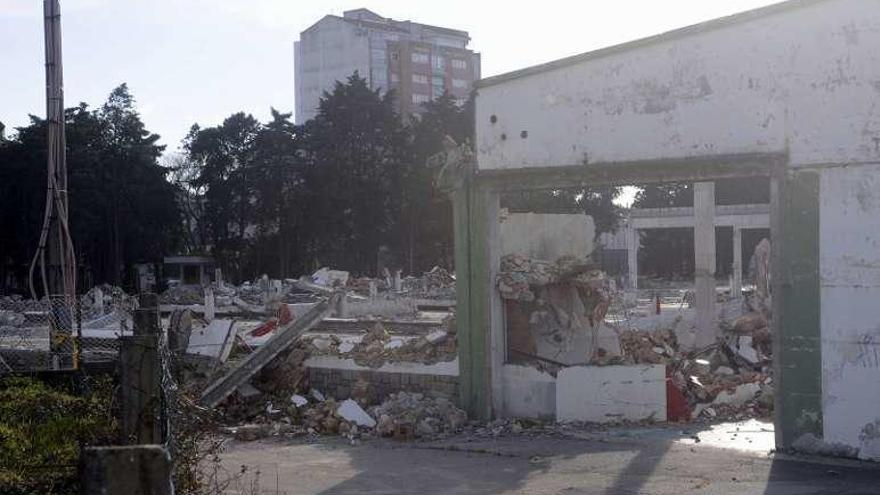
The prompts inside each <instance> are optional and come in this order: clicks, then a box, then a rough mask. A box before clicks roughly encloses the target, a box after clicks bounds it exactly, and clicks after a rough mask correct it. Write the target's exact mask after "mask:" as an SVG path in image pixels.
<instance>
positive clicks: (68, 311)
mask: <svg viewBox="0 0 880 495" xmlns="http://www.w3.org/2000/svg"><path fill="white" fill-rule="evenodd" d="M43 21H44V36H45V48H46V207H45V214H44V216H43V227H42V229H41V231H40V241H39V246H38V247H37V252H36V254H35V255H34V259H33V261H32V262H31V267H30V272H29V279H30V289H31V296H32V297H33V298H34V299H38V297H37V291H36V290H35V288H34V270H35V268H36V267H37V266H38V265H39V269H40V272H39V277H40V281H41V282H42V289H43V293H44V295H46V296H48V298H49V303H50V304H51V307H50V308H49V309H50V318H51V329H50V330H51V332H50V336H51V337H50V338H51V342H50V344H51V348H52V350H53V352H55V353H56V357H57V356H58V354H57V353H64V354H67V353H70V354H71V355H72V356H73V366H74V367H77V364H78V363H77V351H76V345H75V342H74V341H73V328H74V325H73V322H74V319H76V318H77V317H78V315H77V313H78V312H77V304H76V302H77V301H76V256H75V254H74V251H73V240H72V238H71V234H70V227H69V223H68V198H67V159H66V155H65V145H66V139H65V135H64V79H63V76H62V63H61V6H60V5H59V0H43ZM47 258H48V260H47Z"/></svg>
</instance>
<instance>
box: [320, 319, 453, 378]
mask: <svg viewBox="0 0 880 495" xmlns="http://www.w3.org/2000/svg"><path fill="white" fill-rule="evenodd" d="M444 326H445V329H444V330H437V331H434V332H431V333H429V334H427V335H421V336H417V337H413V338H403V337H392V336H391V334H389V333H388V331H387V330H386V328H385V326H384V325H382V323H381V322H379V321H377V322H375V323H374V324H373V326H372V328H371V330H370V331H369V332H368V333H367V334H366V335H364V336H363V338H362V339H361V340H360V342H352V341H350V340H349V341H343V340H342V339H341V338H339V337H338V336H336V335H330V336H327V337H324V336H316V337H311V338H310V339H306V340H308V341H309V344H310V351H311V352H312V354H315V355H329V356H339V357H344V358H350V359H352V360H354V362H355V363H356V364H359V365H361V366H366V367H368V368H379V367H381V366H382V365H383V364H385V363H396V362H415V363H423V364H435V363H440V362H446V361H452V360H454V359H455V358H456V357H457V349H456V334H455V325H454V321H453V320H451V319H450V320H448V321H447V324H446V325H444Z"/></svg>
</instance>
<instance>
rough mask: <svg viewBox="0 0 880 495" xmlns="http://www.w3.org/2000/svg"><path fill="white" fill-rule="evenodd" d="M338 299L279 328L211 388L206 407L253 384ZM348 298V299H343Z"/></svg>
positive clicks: (204, 398)
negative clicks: (240, 388)
mask: <svg viewBox="0 0 880 495" xmlns="http://www.w3.org/2000/svg"><path fill="white" fill-rule="evenodd" d="M335 297H336V296H334V297H333V298H331V300H323V301H321V302H319V303H317V304H315V306H314V307H312V308H311V309H310V310H308V311H307V312H305V313H304V314H303V315H302V316H300V317H299V318H296V319H295V320H293V321H292V322H290V323H288V324H287V325H285V326H282V327H279V328H278V329H277V330H276V331H275V335H274V336H273V337H272V338H271V339H269V340H268V341H267V342H266V343H265V344H263V345H262V346H260V347H258V348H257V350H256V351H254V352H253V353H251V354H250V355H249V356H248V357H247V358H245V360H244V361H242V362H241V363H240V364H239V365H238V366H236V367H234V368H232V369H231V370H229V371H228V372H227V373H226V374H225V375H223V376H222V377H220V378H219V379H217V380H216V381H215V382H214V383H212V384H211V385H210V386H208V388H207V389H205V391H204V392H203V393H202V397H201V399H200V400H199V403H200V404H201V405H202V406H204V407H214V406H216V405H217V404H219V403H220V401H222V400H223V399H225V398H226V397H228V396H229V395H230V394H231V393H232V392H233V391H235V389H236V388H238V386H239V385H241V384H243V383H245V382H246V381H248V380H250V378H251V377H252V376H254V375H255V374H257V372H258V371H260V370H261V369H263V366H266V365H267V364H269V362H270V361H272V360H273V359H275V357H276V356H278V355H279V354H281V352H282V351H284V350H285V349H287V348H288V347H290V346H291V344H293V343H294V342H296V340H297V339H299V337H300V336H301V335H302V334H303V333H305V332H307V331H309V330H310V329H311V328H312V327H314V326H315V325H317V324H318V323H320V322H321V320H323V319H324V318H325V317H327V316H329V314H330V312H331V311H333V308H334V307H335V306H336V301H335ZM343 297H344V296H343Z"/></svg>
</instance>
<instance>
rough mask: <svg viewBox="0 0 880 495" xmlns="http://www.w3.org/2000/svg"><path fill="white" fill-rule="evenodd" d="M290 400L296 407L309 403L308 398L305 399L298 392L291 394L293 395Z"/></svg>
mask: <svg viewBox="0 0 880 495" xmlns="http://www.w3.org/2000/svg"><path fill="white" fill-rule="evenodd" d="M290 402H291V403H292V404H293V405H294V406H296V407H302V406H304V405H306V404H308V403H309V399H306V398H305V397H303V396H302V395H299V394H293V396H292V397H291V398H290Z"/></svg>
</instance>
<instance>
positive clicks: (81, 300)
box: [0, 291, 137, 374]
mask: <svg viewBox="0 0 880 495" xmlns="http://www.w3.org/2000/svg"><path fill="white" fill-rule="evenodd" d="M136 308H137V299H136V298H134V297H131V296H128V295H126V294H124V293H121V292H117V293H112V294H106V295H105V294H103V293H101V292H100V291H98V292H97V293H95V292H90V293H89V294H87V295H83V296H79V297H77V298H76V299H74V300H72V301H71V300H68V299H66V298H64V297H62V296H51V297H48V298H43V299H40V300H32V299H14V298H11V297H4V298H0V374H2V373H9V372H15V373H20V372H28V371H44V370H59V369H73V368H76V367H78V365H79V364H80V363H81V362H82V361H110V360H115V359H116V356H117V353H118V349H119V337H121V336H123V335H131V329H132V314H133V311H134V310H135V309H136Z"/></svg>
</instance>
